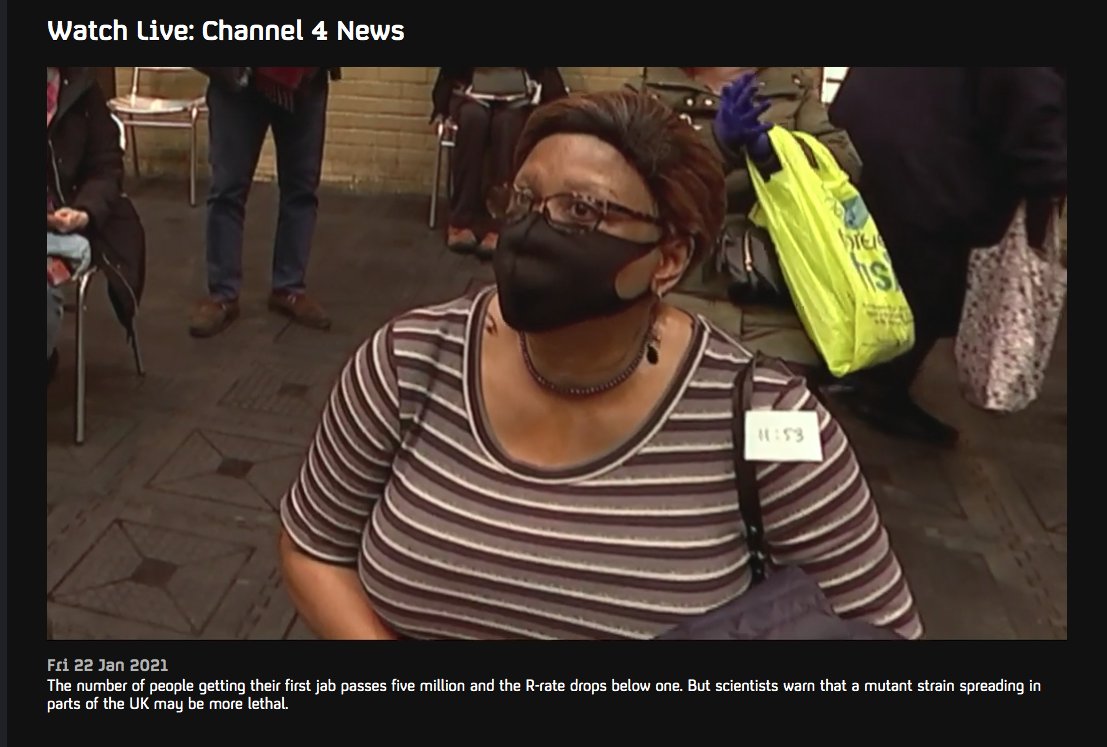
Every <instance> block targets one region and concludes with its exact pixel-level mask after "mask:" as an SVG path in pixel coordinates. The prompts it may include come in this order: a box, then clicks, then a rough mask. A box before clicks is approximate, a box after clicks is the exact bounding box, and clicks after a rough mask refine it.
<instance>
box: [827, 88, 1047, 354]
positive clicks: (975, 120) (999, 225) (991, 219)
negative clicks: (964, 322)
mask: <svg viewBox="0 0 1107 747" xmlns="http://www.w3.org/2000/svg"><path fill="white" fill-rule="evenodd" d="M1064 90H1065V89H1064V83H1063V79H1062V78H1061V76H1060V75H1058V74H1057V72H1056V71H1055V69H1054V68H1050V67H978V68H968V67H854V68H851V69H850V71H849V74H848V75H847V77H846V80H845V82H844V83H843V84H842V87H841V89H840V90H839V92H838V95H837V97H836V98H835V100H834V103H833V104H832V106H831V108H830V117H831V120H832V121H833V122H834V124H835V125H837V126H839V127H842V128H844V129H845V130H846V131H848V132H849V135H850V138H851V139H852V141H853V144H854V146H855V147H856V148H857V152H858V153H859V154H860V156H861V161H862V162H863V163H864V164H865V168H864V169H863V171H862V175H861V181H860V185H859V187H860V189H861V192H862V194H863V195H864V198H865V202H866V203H867V204H868V207H869V209H870V210H871V212H872V215H873V217H874V218H875V219H876V222H877V226H879V228H880V231H881V235H882V236H883V238H884V241H885V243H886V245H887V248H888V252H889V254H890V255H891V258H892V263H893V265H894V267H895V270H896V275H897V277H898V278H899V280H900V283H901V285H902V286H903V290H904V293H905V294H906V295H907V299H908V301H909V302H910V303H911V306H912V309H913V311H914V312H915V320H916V329H917V331H918V332H919V333H920V335H927V336H934V337H944V336H949V335H952V334H954V333H955V332H956V330H957V326H958V323H959V320H960V313H961V307H962V305H963V303H964V293H965V286H966V273H967V265H968V255H969V252H970V251H971V250H972V249H974V248H978V247H986V246H992V245H994V244H996V243H998V242H999V240H1000V239H1002V238H1003V235H1004V234H1005V233H1006V231H1007V229H1008V228H1009V227H1010V225H1011V221H1012V219H1013V217H1014V214H1015V211H1016V209H1017V208H1018V205H1019V204H1020V202H1023V201H1026V203H1027V221H1028V226H1027V228H1028V232H1029V234H1030V239H1031V241H1032V242H1034V241H1036V236H1041V235H1044V228H1045V222H1046V220H1047V218H1048V215H1049V210H1050V209H1051V203H1052V200H1053V199H1054V198H1057V197H1061V196H1063V195H1064V194H1065V192H1066V190H1067V188H1068V137H1067V131H1066V126H1065V117H1064V109H1065V93H1064Z"/></svg>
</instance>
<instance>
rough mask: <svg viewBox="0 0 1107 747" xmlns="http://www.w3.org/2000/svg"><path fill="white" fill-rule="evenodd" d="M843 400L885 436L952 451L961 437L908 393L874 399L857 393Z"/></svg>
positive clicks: (855, 391) (848, 394)
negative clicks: (920, 405)
mask: <svg viewBox="0 0 1107 747" xmlns="http://www.w3.org/2000/svg"><path fill="white" fill-rule="evenodd" d="M841 399H842V401H843V402H844V403H845V405H846V406H847V407H849V409H850V410H851V411H852V412H853V413H854V414H855V415H856V416H857V417H858V418H860V419H861V420H864V421H865V422H866V423H868V424H869V425H871V426H872V427H873V428H875V429H876V430H878V431H880V432H881V433H886V434H887V435H889V436H895V437H897V438H908V439H911V440H913V441H920V442H922V443H926V444H930V445H932V446H940V447H944V448H952V447H953V446H955V445H956V444H957V440H958V438H959V436H960V434H959V433H958V432H957V429H956V428H954V427H953V426H950V425H946V424H945V423H943V422H942V421H940V420H938V419H937V418H936V417H934V416H933V415H931V414H930V413H928V412H927V411H926V410H924V409H922V408H921V407H919V405H918V404H917V403H916V402H915V401H914V400H913V399H911V397H910V396H908V395H907V394H900V395H892V396H879V395H878V396H873V395H872V394H868V393H866V392H864V391H858V390H854V391H852V392H847V393H843V395H842V396H841Z"/></svg>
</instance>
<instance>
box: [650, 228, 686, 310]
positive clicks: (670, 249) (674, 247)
mask: <svg viewBox="0 0 1107 747" xmlns="http://www.w3.org/2000/svg"><path fill="white" fill-rule="evenodd" d="M695 242H696V240H695V238H693V237H691V236H674V237H672V238H670V239H669V240H667V241H666V242H665V243H664V244H662V245H661V246H659V247H658V250H659V251H660V252H661V262H659V263H658V265H657V269H656V270H655V271H654V275H653V289H654V293H655V294H656V295H658V296H664V295H665V294H666V293H668V292H669V291H671V290H672V289H673V288H675V287H676V285H677V283H679V282H680V279H681V278H682V277H684V273H686V272H687V271H688V266H689V265H690V264H691V262H692V255H693V253H694V248H695Z"/></svg>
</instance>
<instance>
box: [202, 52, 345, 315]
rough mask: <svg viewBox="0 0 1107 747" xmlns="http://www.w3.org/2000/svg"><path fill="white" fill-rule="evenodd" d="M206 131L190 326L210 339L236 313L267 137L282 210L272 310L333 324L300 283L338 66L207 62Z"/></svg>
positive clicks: (275, 252)
mask: <svg viewBox="0 0 1107 747" xmlns="http://www.w3.org/2000/svg"><path fill="white" fill-rule="evenodd" d="M196 69H197V70H199V71H200V72H201V73H204V74H205V75H207V76H208V78H209V79H210V82H209V85H208V91H207V104H208V110H209V116H208V123H209V132H210V152H209V161H210V163H211V174H212V180H211V191H210V192H209V194H208V205H207V210H208V215H207V235H206V242H207V277H208V296H207V297H206V298H204V299H203V300H201V301H200V302H199V304H197V306H196V308H195V309H194V311H193V313H192V318H191V322H190V324H189V332H190V333H191V334H192V335H193V336H194V337H211V336H212V335H216V334H218V333H220V332H222V331H223V330H224V329H226V328H227V327H228V326H230V324H231V323H232V322H233V321H234V320H235V319H237V318H238V315H239V306H238V296H239V292H240V290H241V288H242V233H243V223H244V221H245V217H246V200H247V198H248V197H249V194H250V186H251V184H252V182H253V179H254V172H255V171H256V170H257V165H258V158H259V156H260V155H261V147H262V145H263V143H264V142H265V135H266V133H267V132H268V131H269V129H270V128H272V130H273V141H274V144H275V145H276V149H277V183H278V186H279V188H280V217H279V218H278V220H277V236H276V240H275V242H274V246H273V276H272V292H271V294H270V296H269V308H270V309H271V310H273V311H276V312H278V313H281V314H284V315H286V316H289V317H291V318H292V320H293V321H295V322H298V323H300V324H303V325H305V326H308V327H314V328H316V329H329V328H330V326H331V320H330V318H329V317H328V316H327V313H326V312H325V311H324V310H323V308H322V307H321V306H320V305H319V304H318V303H316V302H315V300H313V299H312V298H310V297H309V296H308V295H307V294H306V292H305V290H306V280H305V278H306V274H307V265H308V259H309V257H310V254H311V241H312V236H313V235H314V233H315V220H316V215H317V213H318V207H319V199H318V196H317V194H316V192H317V190H318V188H319V179H320V175H321V172H322V169H323V141H324V135H325V129H326V114H327V94H328V89H329V81H330V80H337V79H338V78H339V73H340V71H339V68H321V67H204V68H196Z"/></svg>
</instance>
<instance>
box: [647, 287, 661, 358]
mask: <svg viewBox="0 0 1107 747" xmlns="http://www.w3.org/2000/svg"><path fill="white" fill-rule="evenodd" d="M653 294H654V304H653V310H652V311H651V312H650V330H649V333H648V336H647V337H646V360H647V361H648V362H649V364H650V365H651V366H656V365H657V361H658V358H659V354H658V351H657V348H658V346H660V345H661V337H660V336H659V335H658V334H657V307H658V306H659V305H660V304H661V291H659V290H658V289H657V288H654V289H653Z"/></svg>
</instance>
